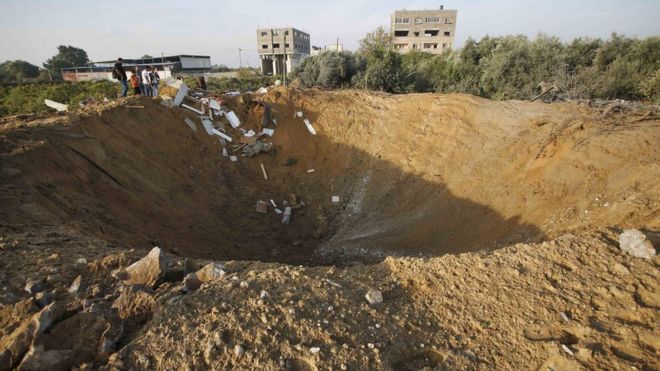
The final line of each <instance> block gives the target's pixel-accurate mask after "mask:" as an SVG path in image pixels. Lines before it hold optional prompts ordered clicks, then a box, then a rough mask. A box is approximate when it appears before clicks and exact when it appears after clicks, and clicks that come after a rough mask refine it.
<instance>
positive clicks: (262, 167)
mask: <svg viewBox="0 0 660 371" xmlns="http://www.w3.org/2000/svg"><path fill="white" fill-rule="evenodd" d="M259 165H260V166H261V173H262V174H263V175H264V179H266V180H268V174H267V173H266V168H265V167H264V164H259Z"/></svg>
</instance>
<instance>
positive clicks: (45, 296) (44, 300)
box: [34, 291, 53, 308]
mask: <svg viewBox="0 0 660 371" xmlns="http://www.w3.org/2000/svg"><path fill="white" fill-rule="evenodd" d="M34 302H35V303H36V304H37V306H39V308H43V307H45V306H47V305H48V304H50V303H52V302H53V294H52V293H50V292H44V291H42V292H39V293H37V295H35V296H34Z"/></svg>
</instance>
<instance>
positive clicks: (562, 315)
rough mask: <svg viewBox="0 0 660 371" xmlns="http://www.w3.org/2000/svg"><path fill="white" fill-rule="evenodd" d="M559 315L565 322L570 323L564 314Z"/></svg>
mask: <svg viewBox="0 0 660 371" xmlns="http://www.w3.org/2000/svg"><path fill="white" fill-rule="evenodd" d="M559 315H560V316H561V319H563V320H564V321H565V322H569V321H570V320H569V319H568V316H567V315H566V313H564V312H559Z"/></svg>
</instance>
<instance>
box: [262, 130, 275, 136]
mask: <svg viewBox="0 0 660 371" xmlns="http://www.w3.org/2000/svg"><path fill="white" fill-rule="evenodd" d="M261 132H262V133H264V134H265V135H268V136H269V137H272V136H273V134H275V129H263V130H261Z"/></svg>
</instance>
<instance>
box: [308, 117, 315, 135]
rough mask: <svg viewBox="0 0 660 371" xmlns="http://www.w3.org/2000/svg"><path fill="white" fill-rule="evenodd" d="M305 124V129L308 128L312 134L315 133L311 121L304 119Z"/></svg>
mask: <svg viewBox="0 0 660 371" xmlns="http://www.w3.org/2000/svg"><path fill="white" fill-rule="evenodd" d="M305 125H306V126H307V130H309V132H310V133H311V134H312V135H316V130H314V127H313V126H312V123H311V122H309V120H308V119H305Z"/></svg>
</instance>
